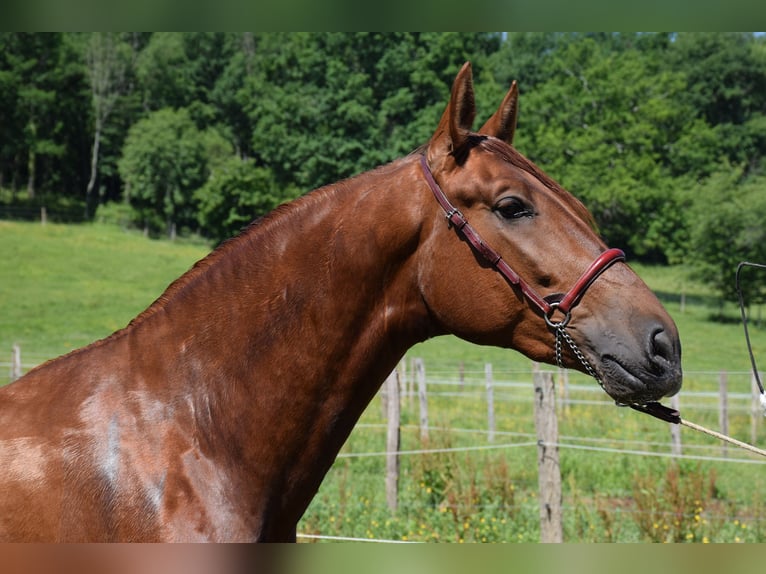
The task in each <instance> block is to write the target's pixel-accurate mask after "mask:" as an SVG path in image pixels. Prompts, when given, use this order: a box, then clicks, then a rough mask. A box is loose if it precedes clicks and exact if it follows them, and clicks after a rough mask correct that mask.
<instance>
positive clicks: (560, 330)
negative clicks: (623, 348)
mask: <svg viewBox="0 0 766 574" xmlns="http://www.w3.org/2000/svg"><path fill="white" fill-rule="evenodd" d="M561 339H564V340H565V341H566V342H567V345H569V348H570V349H572V353H574V356H575V357H577V360H578V361H580V363H581V364H582V366H583V367H585V371H586V372H587V373H588V374H589V375H590V376H591V377H593V378H594V379H596V382H597V383H598V384H599V386H600V387H601V388H602V389H603V388H604V381H602V380H601V377H599V376H598V375H597V374H596V370H595V369H594V368H593V366H591V364H590V363H589V362H588V359H586V358H585V355H584V354H583V353H582V351H580V348H579V347H578V346H577V345H576V344H575V342H574V340H573V339H572V337H570V336H569V333H567V332H566V330H565V329H564V327H563V326H558V327H556V346H555V349H556V364H557V365H558V366H559V367H560V368H562V369H563V368H564V361H563V359H562V352H561Z"/></svg>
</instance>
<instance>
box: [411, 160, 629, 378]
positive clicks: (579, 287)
mask: <svg viewBox="0 0 766 574" xmlns="http://www.w3.org/2000/svg"><path fill="white" fill-rule="evenodd" d="M420 166H421V167H422V168H423V175H424V176H425V178H426V181H427V182H428V187H430V188H431V191H432V192H433V194H434V197H435V198H436V201H438V202H439V205H441V207H442V209H443V210H444V211H445V213H446V214H447V221H448V222H449V224H450V226H451V227H454V228H455V231H456V232H457V233H458V234H459V235H460V236H462V237H463V238H464V239H465V240H466V241H467V242H468V243H469V244H470V245H471V247H473V248H474V249H475V250H476V252H477V253H479V254H480V255H481V256H482V257H483V258H484V259H485V260H486V261H487V262H488V263H489V264H490V265H491V266H492V268H493V269H495V270H496V271H497V272H498V273H500V274H501V275H502V276H503V277H504V278H505V279H506V281H508V282H509V283H510V284H511V285H514V286H516V287H518V288H519V289H520V290H521V292H522V293H523V294H524V296H525V297H526V298H527V299H528V300H529V301H530V303H532V304H533V305H534V306H535V307H537V309H539V310H540V312H541V313H542V315H543V317H544V318H545V322H546V324H547V325H548V326H549V327H550V328H551V329H553V330H554V331H555V333H556V362H557V363H558V365H559V366H562V357H561V339H562V338H563V339H564V340H565V341H566V342H567V344H568V345H569V347H570V348H571V349H572V352H573V353H574V354H575V356H576V357H577V359H578V360H579V361H580V362H581V363H582V364H583V366H584V367H585V369H586V371H588V374H589V375H591V376H592V377H593V378H595V379H596V380H597V381H598V382H599V384H601V386H602V387H603V383H602V381H601V379H600V378H599V377H598V375H597V374H596V372H595V370H594V369H593V367H592V366H591V365H590V363H588V361H587V359H586V358H585V356H584V355H583V354H582V352H581V351H580V350H579V349H578V348H577V346H576V345H575V343H574V341H573V340H572V338H571V337H570V336H569V333H567V332H566V331H565V330H564V328H565V327H566V326H567V325H568V324H569V321H570V319H571V317H572V309H573V308H574V307H575V306H577V304H578V303H579V302H580V300H581V299H582V297H583V295H585V291H587V289H588V287H590V286H591V285H592V284H593V282H594V281H595V280H596V279H597V278H598V277H599V276H600V275H601V274H602V273H603V272H604V271H606V270H607V269H608V268H609V267H611V266H612V265H613V264H614V263H616V262H618V261H624V260H625V253H623V252H622V250H620V249H607V250H606V251H604V252H603V253H602V254H601V255H599V256H598V257H597V258H596V260H595V261H593V263H591V264H590V266H589V267H588V268H587V269H586V270H585V273H583V274H582V276H580V278H579V279H578V280H577V282H576V283H575V284H574V286H573V287H572V288H571V289H570V290H569V291H568V292H567V293H566V294H565V295H564V296H563V297H561V298H560V299H559V298H557V297H555V296H551V295H549V296H547V297H541V296H540V295H539V294H538V293H537V292H536V291H535V290H534V289H532V287H530V286H529V285H528V284H527V283H526V282H525V281H524V280H523V279H522V278H521V277H520V276H519V274H518V273H516V272H515V271H514V270H513V269H511V267H510V265H508V263H506V262H505V261H504V260H503V258H502V256H501V255H500V254H499V253H498V252H497V251H495V250H494V249H492V247H490V246H489V245H487V244H486V243H484V241H482V239H481V237H480V236H479V234H478V233H477V232H476V230H475V229H474V228H473V227H471V224H470V223H468V220H467V219H466V218H465V217H464V216H463V214H462V213H460V211H459V210H458V209H457V208H456V207H455V206H454V205H453V204H452V203H451V202H450V200H449V199H447V196H446V195H445V194H444V192H443V191H442V190H441V188H440V187H439V184H437V183H436V180H435V179H434V176H433V174H432V173H431V169H430V168H429V167H428V161H427V160H426V156H425V155H421V156H420ZM553 298H556V299H557V300H552V299H553ZM556 311H559V312H560V313H563V315H564V318H563V319H561V320H560V321H555V320H554V319H553V315H554V313H555V312H556Z"/></svg>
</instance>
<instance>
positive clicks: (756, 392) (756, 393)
mask: <svg viewBox="0 0 766 574" xmlns="http://www.w3.org/2000/svg"><path fill="white" fill-rule="evenodd" d="M759 372H760V371H759ZM761 378H763V375H761ZM750 392H751V393H752V403H751V405H752V406H751V407H750V444H756V442H757V440H758V421H760V420H761V419H762V418H763V412H762V410H763V408H762V407H761V389H759V388H758V380H757V379H756V378H755V373H752V374H751V375H750Z"/></svg>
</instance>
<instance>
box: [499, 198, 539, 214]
mask: <svg viewBox="0 0 766 574" xmlns="http://www.w3.org/2000/svg"><path fill="white" fill-rule="evenodd" d="M495 211H497V212H498V213H499V214H500V216H501V217H503V218H505V219H520V218H522V217H531V216H532V215H533V212H532V210H531V209H530V208H529V207H527V205H526V204H525V203H524V202H523V201H521V200H520V199H519V198H518V197H504V198H503V199H501V200H500V201H499V202H498V203H497V205H495Z"/></svg>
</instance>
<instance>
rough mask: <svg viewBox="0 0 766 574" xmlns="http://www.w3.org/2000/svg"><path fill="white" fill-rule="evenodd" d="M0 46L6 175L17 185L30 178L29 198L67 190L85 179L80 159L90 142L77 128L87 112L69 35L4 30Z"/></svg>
mask: <svg viewBox="0 0 766 574" xmlns="http://www.w3.org/2000/svg"><path fill="white" fill-rule="evenodd" d="M0 46H1V47H2V56H0V64H1V65H0V98H1V99H2V101H3V103H4V105H3V106H2V109H0V126H2V127H0V136H2V138H3V141H2V143H0V154H2V156H0V157H1V158H2V160H3V161H2V167H0V171H2V173H3V177H2V179H3V180H9V181H10V182H11V186H12V188H13V189H14V190H15V189H16V188H17V186H19V185H20V184H21V182H22V181H24V180H26V186H25V187H26V191H27V196H28V198H29V199H31V200H38V199H39V198H38V195H39V192H40V191H42V192H50V191H54V190H55V191H56V192H58V193H61V192H62V191H63V192H68V191H70V190H72V189H74V188H76V187H77V186H78V184H79V183H80V182H81V181H82V180H83V176H82V171H81V170H80V168H81V167H82V165H81V163H80V159H81V158H82V155H81V154H82V151H83V145H86V146H87V144H86V143H85V142H86V139H84V138H83V136H82V132H81V131H80V130H79V129H78V128H79V125H80V121H81V118H83V117H87V116H88V112H87V99H83V94H84V93H85V91H84V90H85V84H84V77H83V73H82V69H81V68H80V67H79V65H78V57H77V54H76V50H75V48H74V45H73V43H72V42H71V37H70V36H69V35H63V34H52V33H45V34H32V33H3V34H0ZM85 149H87V148H85ZM80 189H82V187H80Z"/></svg>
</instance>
